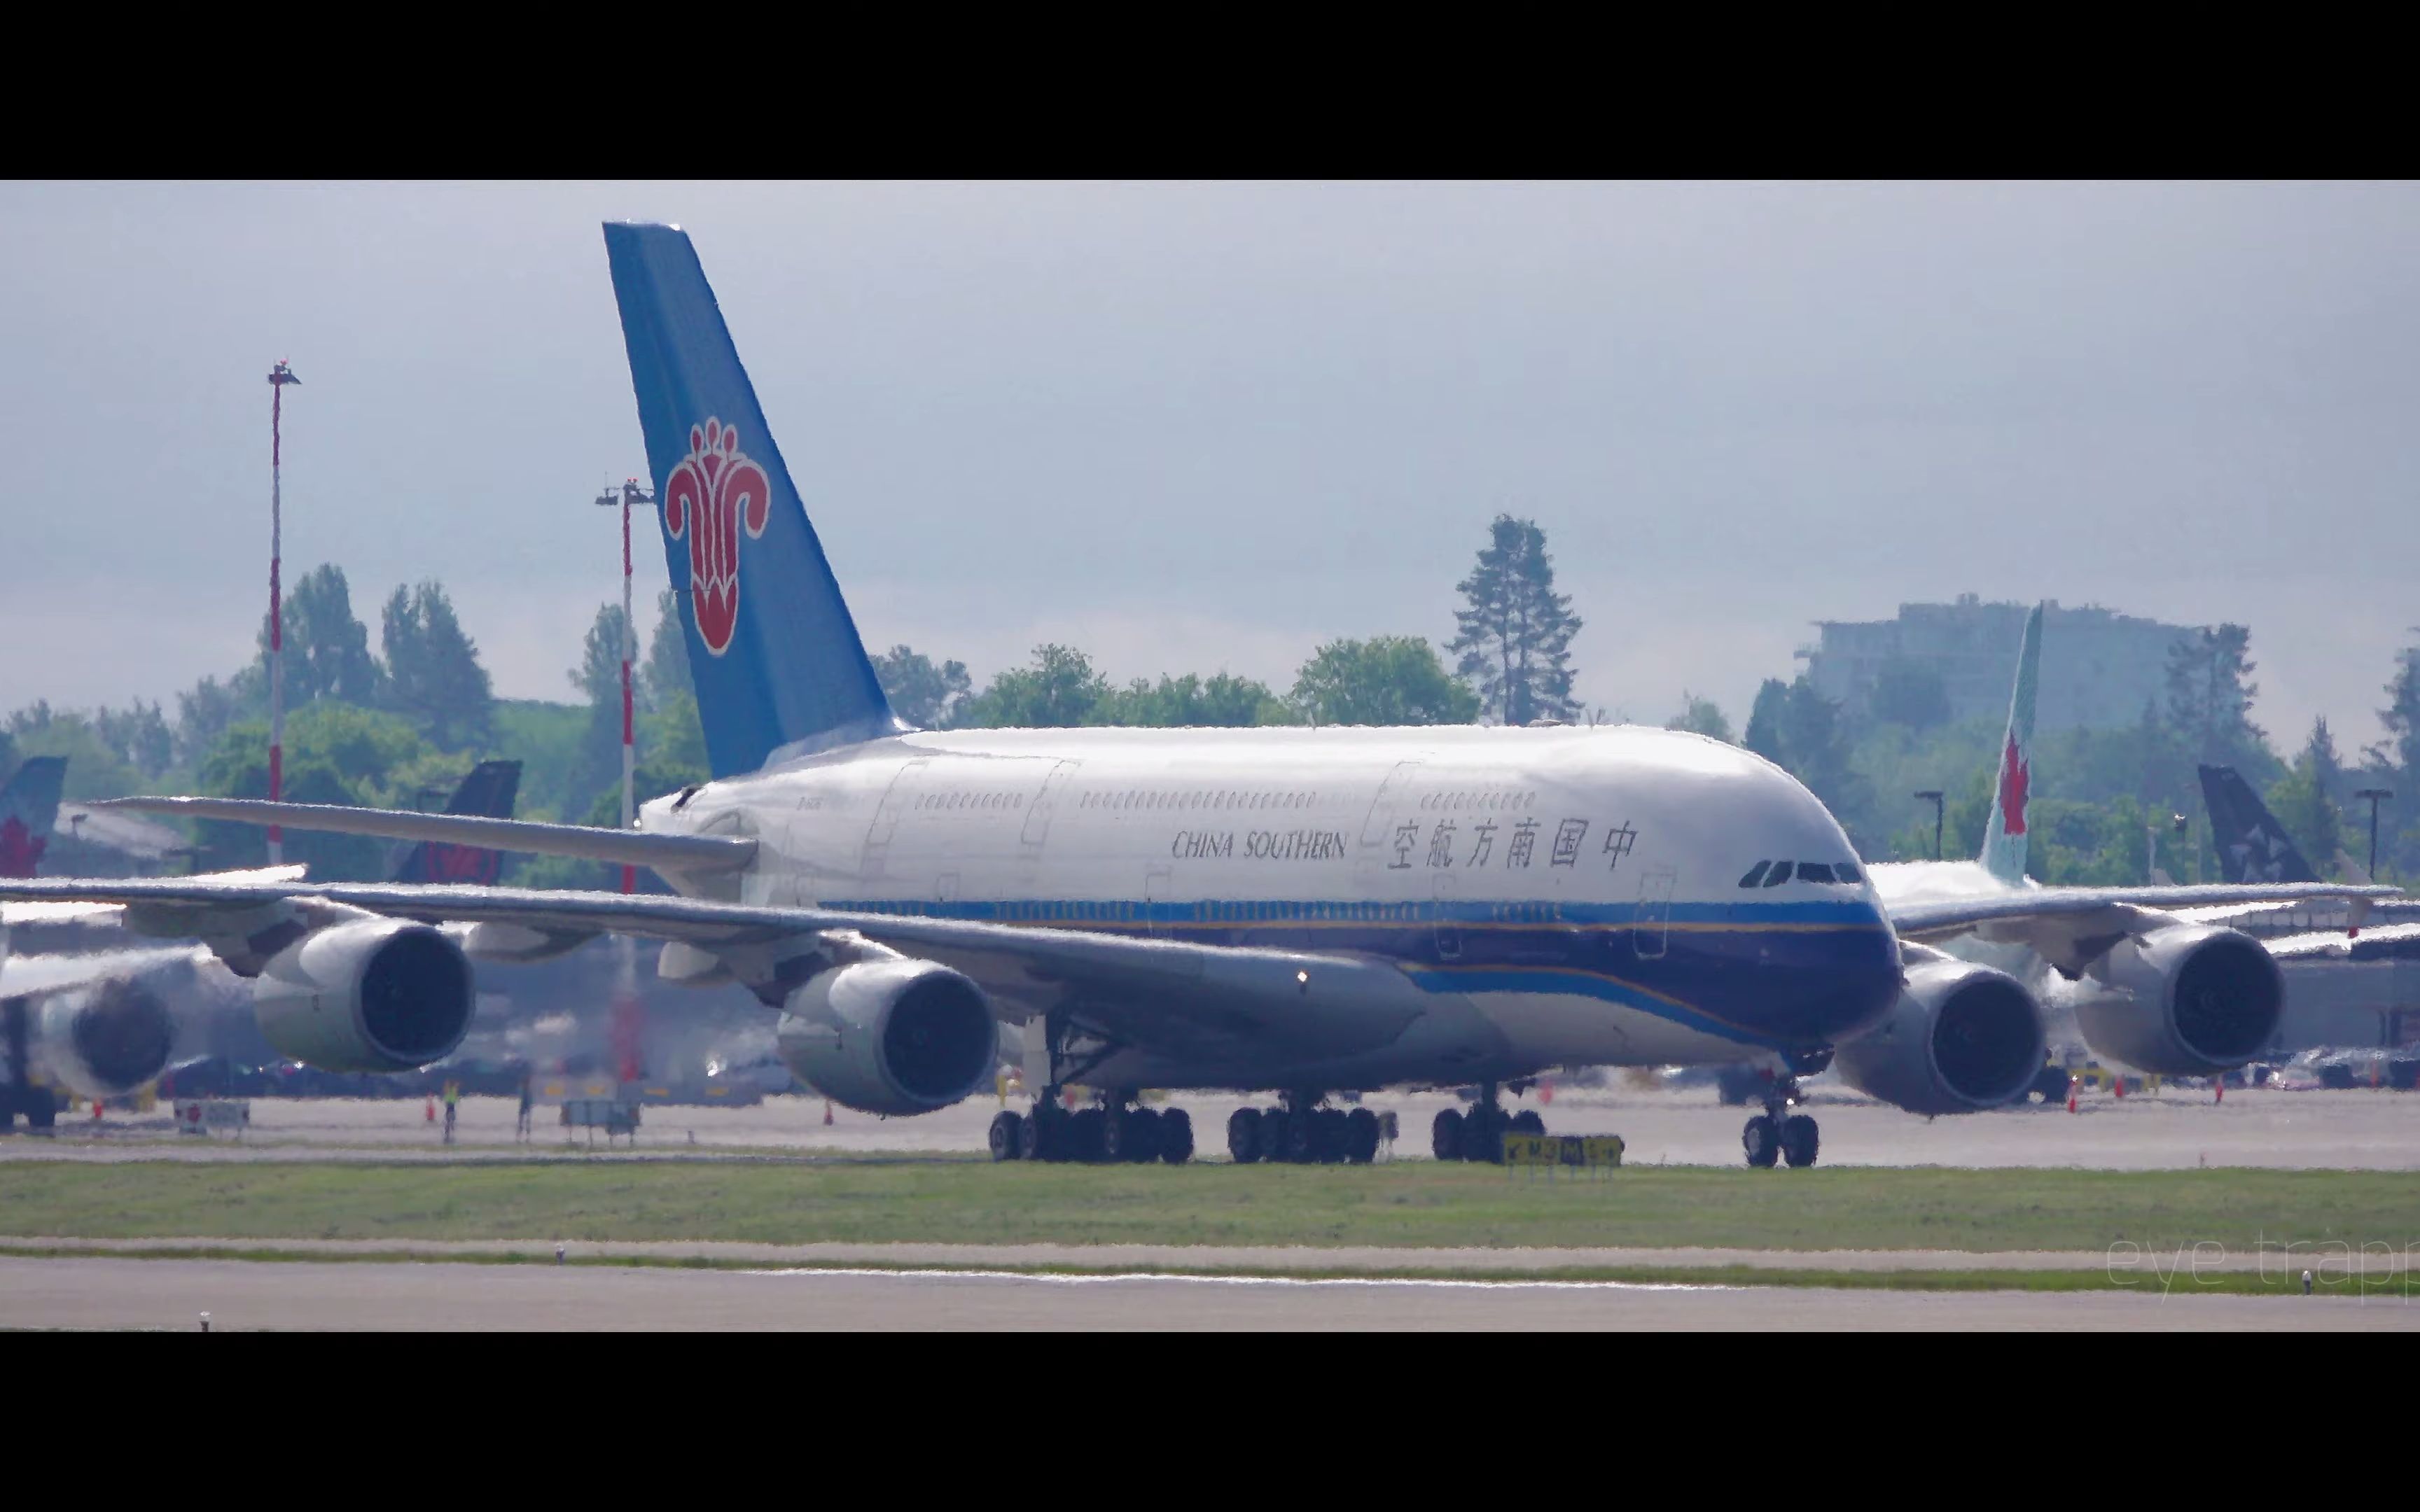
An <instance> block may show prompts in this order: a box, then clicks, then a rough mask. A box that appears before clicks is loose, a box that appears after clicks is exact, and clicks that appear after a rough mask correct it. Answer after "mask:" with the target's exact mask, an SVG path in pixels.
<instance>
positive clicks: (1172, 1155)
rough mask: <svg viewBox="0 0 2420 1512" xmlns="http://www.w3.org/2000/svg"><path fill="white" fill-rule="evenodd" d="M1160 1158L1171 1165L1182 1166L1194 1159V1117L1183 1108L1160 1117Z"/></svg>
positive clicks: (1172, 1109) (1171, 1110)
mask: <svg viewBox="0 0 2420 1512" xmlns="http://www.w3.org/2000/svg"><path fill="white" fill-rule="evenodd" d="M1159 1158H1160V1159H1161V1160H1162V1161H1163V1162H1165V1163H1166V1164H1168V1165H1184V1164H1185V1163H1186V1162H1187V1161H1188V1160H1191V1159H1192V1158H1193V1116H1192V1115H1191V1114H1188V1113H1187V1112H1186V1111H1185V1110H1184V1109H1183V1108H1170V1109H1169V1110H1168V1111H1167V1112H1165V1113H1163V1114H1161V1115H1160V1116H1159Z"/></svg>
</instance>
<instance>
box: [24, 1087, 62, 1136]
mask: <svg viewBox="0 0 2420 1512" xmlns="http://www.w3.org/2000/svg"><path fill="white" fill-rule="evenodd" d="M58 1121H59V1109H58V1104H56V1103H53V1102H52V1101H51V1099H50V1097H49V1095H48V1094H47V1093H46V1094H44V1095H43V1096H41V1097H39V1098H37V1099H36V1100H35V1102H34V1105H33V1106H32V1107H29V1108H27V1109H26V1110H25V1127H26V1128H28V1129H48V1128H50V1127H51V1126H52V1125H54V1124H55V1123H57V1122H58Z"/></svg>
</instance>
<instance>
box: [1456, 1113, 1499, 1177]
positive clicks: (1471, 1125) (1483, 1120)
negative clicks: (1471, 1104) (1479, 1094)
mask: <svg viewBox="0 0 2420 1512" xmlns="http://www.w3.org/2000/svg"><path fill="white" fill-rule="evenodd" d="M1504 1123H1505V1119H1504V1110H1503V1109H1501V1108H1491V1107H1486V1106H1483V1105H1482V1106H1480V1107H1475V1108H1472V1109H1471V1110H1470V1111H1469V1112H1468V1113H1466V1114H1465V1115H1463V1119H1462V1158H1463V1159H1465V1160H1475V1161H1482V1162H1484V1163H1486V1164H1487V1165H1503V1164H1504Z"/></svg>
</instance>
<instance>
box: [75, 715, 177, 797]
mask: <svg viewBox="0 0 2420 1512" xmlns="http://www.w3.org/2000/svg"><path fill="white" fill-rule="evenodd" d="M92 727H93V733H96V734H98V735H99V736H100V737H101V744H102V745H104V746H107V747H108V748H109V749H110V751H111V753H112V754H113V755H115V756H116V758H117V759H118V760H119V761H122V762H124V763H125V764H127V765H129V766H132V767H133V768H134V769H135V770H136V771H138V772H141V773H142V774H143V775H144V776H145V777H146V778H148V779H152V780H155V781H156V780H158V779H159V778H160V777H161V776H162V775H163V774H164V773H165V772H166V771H167V770H168V767H169V766H170V764H173V763H174V762H175V761H176V758H177V744H176V739H175V737H174V736H173V735H172V734H171V733H170V732H169V729H168V720H167V718H166V717H165V716H163V714H162V713H161V710H160V705H159V704H157V703H146V702H143V701H142V700H141V699H135V700H133V701H132V702H129V703H128V704H127V705H126V707H125V708H124V709H123V710H118V709H106V708H103V709H95V710H94V711H93V714H92Z"/></svg>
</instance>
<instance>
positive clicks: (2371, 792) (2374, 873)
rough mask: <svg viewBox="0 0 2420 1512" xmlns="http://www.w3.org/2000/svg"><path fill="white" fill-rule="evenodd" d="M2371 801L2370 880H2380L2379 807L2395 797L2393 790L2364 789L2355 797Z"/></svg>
mask: <svg viewBox="0 0 2420 1512" xmlns="http://www.w3.org/2000/svg"><path fill="white" fill-rule="evenodd" d="M2353 796H2354V797H2356V798H2367V799H2368V800H2369V880H2370V881H2372V882H2376V881H2377V880H2378V806H2379V804H2380V802H2381V800H2383V799H2387V798H2391V797H2393V796H2395V790H2394V789H2392V788H2364V789H2362V790H2361V791H2360V792H2359V793H2356V794H2354V795H2353Z"/></svg>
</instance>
